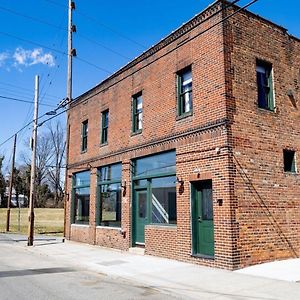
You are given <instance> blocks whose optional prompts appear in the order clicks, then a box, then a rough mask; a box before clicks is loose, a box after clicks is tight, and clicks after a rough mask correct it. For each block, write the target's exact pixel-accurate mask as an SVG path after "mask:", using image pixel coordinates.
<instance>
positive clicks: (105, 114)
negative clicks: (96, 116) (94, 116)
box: [101, 110, 108, 144]
mask: <svg viewBox="0 0 300 300" xmlns="http://www.w3.org/2000/svg"><path fill="white" fill-rule="evenodd" d="M107 137H108V110H106V111H104V112H102V130H101V144H106V143H107Z"/></svg>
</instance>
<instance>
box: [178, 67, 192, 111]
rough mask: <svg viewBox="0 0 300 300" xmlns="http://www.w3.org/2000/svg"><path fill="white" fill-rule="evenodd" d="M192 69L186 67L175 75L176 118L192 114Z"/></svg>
mask: <svg viewBox="0 0 300 300" xmlns="http://www.w3.org/2000/svg"><path fill="white" fill-rule="evenodd" d="M192 86H193V80H192V68H191V67H188V68H185V69H184V70H182V71H180V72H178V73H177V112H178V116H184V115H186V114H190V113H192V109H193V101H192V100H193V97H192Z"/></svg>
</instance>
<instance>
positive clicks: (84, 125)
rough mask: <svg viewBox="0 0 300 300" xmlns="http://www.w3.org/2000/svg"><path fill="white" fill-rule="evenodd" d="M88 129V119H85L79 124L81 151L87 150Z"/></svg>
mask: <svg viewBox="0 0 300 300" xmlns="http://www.w3.org/2000/svg"><path fill="white" fill-rule="evenodd" d="M88 131H89V130H88V120H85V121H84V122H82V124H81V152H85V151H87V139H88Z"/></svg>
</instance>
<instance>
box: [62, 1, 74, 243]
mask: <svg viewBox="0 0 300 300" xmlns="http://www.w3.org/2000/svg"><path fill="white" fill-rule="evenodd" d="M73 10H75V2H74V1H72V0H69V22H68V75H67V104H68V106H67V107H68V108H69V106H70V103H71V102H72V81H73V56H76V49H74V48H73V44H72V41H73V39H72V36H73V32H76V26H75V25H74V24H73V21H72V16H73ZM69 130H70V127H69V112H67V130H66V166H67V168H66V174H65V195H64V198H65V201H64V202H65V203H64V238H65V236H66V215H67V205H66V204H67V199H68V195H67V190H68V186H67V181H68V157H69V135H70V132H69Z"/></svg>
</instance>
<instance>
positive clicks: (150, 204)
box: [132, 150, 177, 226]
mask: <svg viewBox="0 0 300 300" xmlns="http://www.w3.org/2000/svg"><path fill="white" fill-rule="evenodd" d="M132 165H133V169H132V172H133V174H132V181H133V184H132V186H133V190H134V191H135V192H136V191H139V190H141V189H145V190H146V191H147V218H148V220H150V221H149V224H154V225H164V226H176V224H177V193H176V182H177V179H176V151H175V150H172V151H167V152H161V153H157V154H154V155H149V156H145V157H141V158H137V159H135V160H133V161H132Z"/></svg>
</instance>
